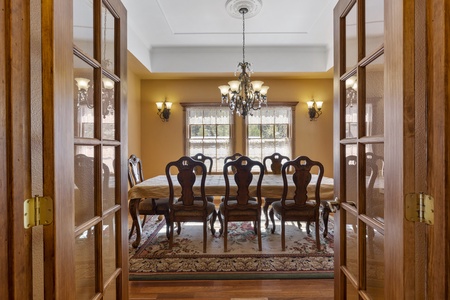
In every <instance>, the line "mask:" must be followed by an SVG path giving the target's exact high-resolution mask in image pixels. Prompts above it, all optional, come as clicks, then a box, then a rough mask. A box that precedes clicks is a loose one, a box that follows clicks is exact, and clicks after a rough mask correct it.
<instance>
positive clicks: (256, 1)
mask: <svg viewBox="0 0 450 300" xmlns="http://www.w3.org/2000/svg"><path fill="white" fill-rule="evenodd" d="M261 7H262V0H227V2H226V3H225V8H226V9H227V12H228V14H229V15H230V16H232V17H234V18H238V19H241V18H242V13H241V9H242V8H246V9H247V12H246V13H245V17H246V18H247V19H248V18H251V17H254V16H256V15H257V14H258V13H259V12H260V10H261Z"/></svg>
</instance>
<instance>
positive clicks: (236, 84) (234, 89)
mask: <svg viewBox="0 0 450 300" xmlns="http://www.w3.org/2000/svg"><path fill="white" fill-rule="evenodd" d="M228 84H229V85H230V90H231V91H232V92H237V91H238V90H239V86H240V85H241V83H240V82H239V81H237V80H233V81H229V82H228Z"/></svg>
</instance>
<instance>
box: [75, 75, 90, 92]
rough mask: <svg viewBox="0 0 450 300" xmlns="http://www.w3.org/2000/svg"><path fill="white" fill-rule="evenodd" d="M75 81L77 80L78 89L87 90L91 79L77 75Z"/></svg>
mask: <svg viewBox="0 0 450 300" xmlns="http://www.w3.org/2000/svg"><path fill="white" fill-rule="evenodd" d="M75 81H76V82H77V87H78V90H85V91H87V90H88V88H89V81H90V80H89V79H86V78H82V77H77V78H75Z"/></svg>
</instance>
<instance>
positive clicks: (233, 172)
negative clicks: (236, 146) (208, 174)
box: [223, 152, 243, 174]
mask: <svg viewBox="0 0 450 300" xmlns="http://www.w3.org/2000/svg"><path fill="white" fill-rule="evenodd" d="M241 156H243V155H242V154H240V153H238V152H236V153H234V154H233V155H230V156H227V157H225V159H224V161H223V163H224V165H225V164H226V163H227V162H229V161H232V160H236V159H238V158H239V157H241ZM231 172H232V174H235V173H236V169H235V168H234V167H232V168H231Z"/></svg>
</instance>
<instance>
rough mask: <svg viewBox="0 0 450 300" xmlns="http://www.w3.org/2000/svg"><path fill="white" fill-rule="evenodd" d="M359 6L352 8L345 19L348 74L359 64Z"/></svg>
mask: <svg viewBox="0 0 450 300" xmlns="http://www.w3.org/2000/svg"><path fill="white" fill-rule="evenodd" d="M357 11H358V5H357V4H356V3H355V5H354V6H353V7H352V9H351V10H350V12H349V13H348V15H347V16H346V17H345V51H346V53H345V66H346V72H348V71H349V70H350V69H352V68H353V67H354V66H355V65H356V63H357V62H358V37H357V34H358V28H357V26H356V25H357Z"/></svg>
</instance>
